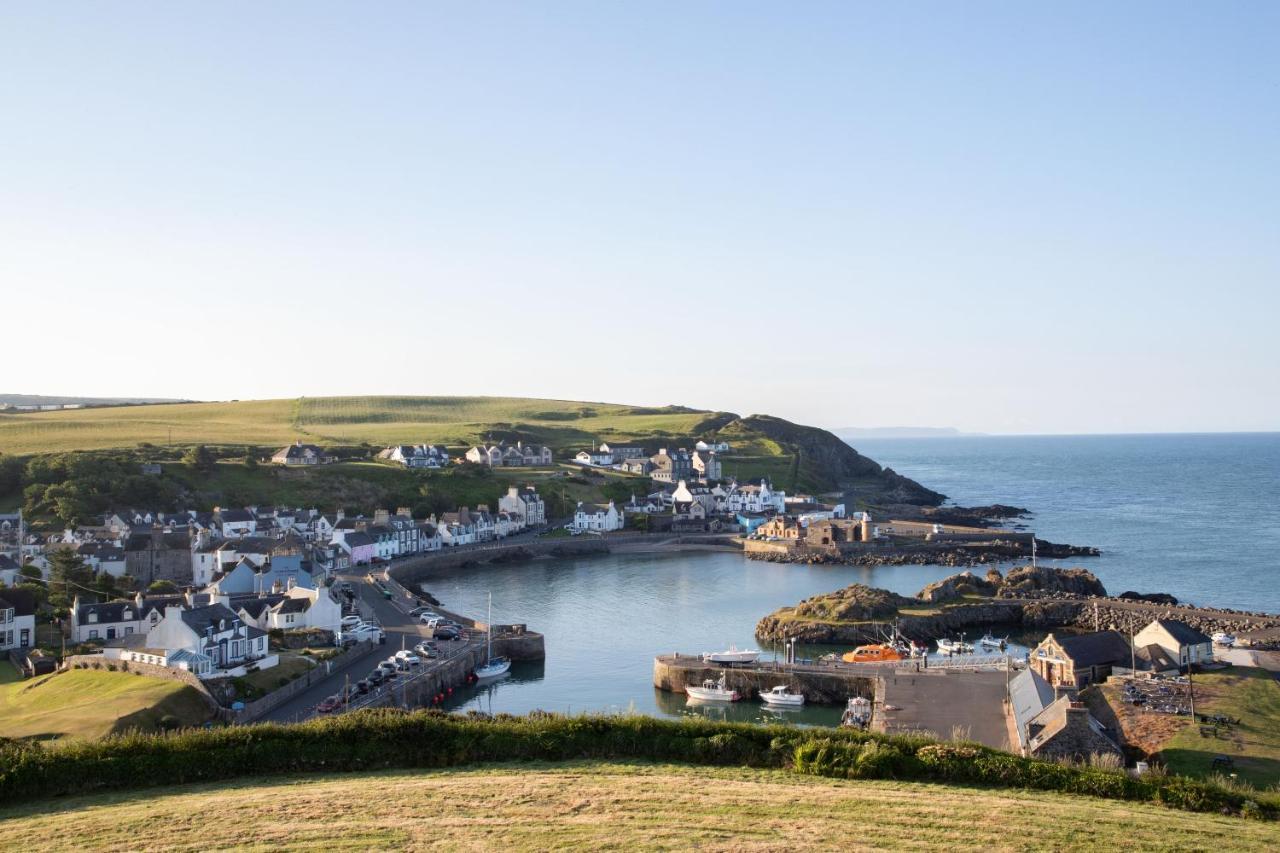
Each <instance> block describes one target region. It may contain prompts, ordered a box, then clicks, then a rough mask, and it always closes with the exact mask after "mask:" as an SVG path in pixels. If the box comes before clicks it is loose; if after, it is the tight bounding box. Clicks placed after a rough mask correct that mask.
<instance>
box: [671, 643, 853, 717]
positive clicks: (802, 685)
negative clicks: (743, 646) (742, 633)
mask: <svg viewBox="0 0 1280 853" xmlns="http://www.w3.org/2000/svg"><path fill="white" fill-rule="evenodd" d="M721 675H723V676H724V677H725V685H726V686H727V687H729V688H730V689H732V690H737V691H738V692H739V693H741V694H743V695H744V696H747V697H752V696H757V695H759V694H760V693H761V692H764V691H768V690H771V689H773V688H774V687H776V686H777V685H779V684H785V685H786V686H787V687H788V688H789V689H790V690H792V691H794V692H796V693H801V694H803V695H804V698H805V701H806V702H810V703H813V704H817V705H844V704H845V703H846V702H847V701H848V700H849V698H850V697H852V696H866V697H867V698H871V697H872V696H873V695H874V693H875V682H876V678H877V676H878V670H877V668H875V667H859V668H854V667H847V668H846V667H840V668H834V667H816V666H804V665H796V664H771V663H770V664H755V665H747V666H741V665H733V666H720V665H718V664H711V663H705V662H704V661H703V660H702V658H700V657H697V656H693V655H681V654H673V655H659V656H658V657H656V658H654V659H653V686H654V687H657V688H658V689H659V690H666V691H667V692H669V693H684V692H685V685H687V684H694V685H700V684H702V682H703V681H706V680H707V679H711V680H712V681H715V680H718V679H719V678H720V676H721Z"/></svg>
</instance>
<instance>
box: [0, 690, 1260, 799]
mask: <svg viewBox="0 0 1280 853" xmlns="http://www.w3.org/2000/svg"><path fill="white" fill-rule="evenodd" d="M574 759H604V760H609V759H639V760H647V761H660V762H678V763H688V764H710V765H727V766H745V767H775V768H791V769H792V770H794V771H795V772H798V773H804V774H808V775H816V776H833V777H838V778H850V779H917V780H935V781H946V782H962V783H967V784H979V785H996V786H1001V787H1016V788H1031V789H1037V790H1046V791H1062V792H1067V793H1075V794H1088V795H1092V796H1098V797H1107V798H1111V799H1124V800H1144V801H1151V802H1158V803H1163V804H1165V805H1168V806H1171V807H1174V808H1180V809H1188V810H1193V811H1228V812H1232V813H1245V812H1247V813H1248V814H1249V815H1250V816H1252V817H1263V818H1274V817H1275V816H1276V811H1277V809H1276V803H1275V802H1274V801H1273V799H1272V798H1264V797H1262V795H1259V794H1257V793H1256V792H1254V795H1253V796H1252V797H1249V798H1248V799H1246V795H1245V794H1244V793H1242V792H1237V791H1231V790H1228V789H1226V788H1224V787H1222V786H1215V785H1212V784H1207V783H1204V782H1196V781H1193V780H1190V779H1186V778H1182V777H1144V778H1141V779H1134V778H1131V777H1129V776H1128V775H1126V774H1123V773H1117V772H1115V771H1109V770H1099V769H1094V768H1087V767H1071V766H1067V765H1063V764H1055V763H1051V762H1044V761H1034V760H1031V759H1026V758H1020V757H1018V756H1015V755H1010V754H1007V753H1002V752H997V751H995V750H990V749H986V748H984V747H978V746H971V745H955V744H941V743H934V742H931V741H928V740H925V739H923V738H921V737H917V736H889V735H879V734H873V733H869V732H861V731H852V730H812V729H796V728H791V727H784V726H756V725H750V724H746V723H715V722H711V721H709V720H680V721H671V720H660V719H656V718H653V717H643V716H612V717H563V716H557V715H554V714H545V713H538V714H531V715H529V716H528V717H512V716H509V715H499V716H498V717H496V718H493V719H488V718H485V717H483V716H482V715H471V716H460V715H448V714H444V713H441V712H439V711H417V712H413V713H408V712H403V711H394V710H387V709H381V710H372V711H362V712H358V713H354V714H347V715H344V716H340V717H333V718H328V719H322V720H313V721H311V722H308V723H304V724H301V725H295V726H283V725H276V724H262V725H254V726H233V727H228V728H222V729H212V730H187V731H183V732H176V733H167V734H156V735H141V734H132V735H123V736H118V737H112V738H107V739H104V740H101V741H94V742H85V743H73V744H68V745H65V746H55V747H48V748H33V747H32V746H30V745H28V744H23V743H18V742H6V741H0V802H12V801H17V800H21V799H34V798H39V797H49V796H60V795H65V794H73V793H81V792H90V791H98V790H110V789H117V788H136V787H139V786H145V785H174V784H181V783H184V782H199V781H212V780H219V779H232V778H240V777H243V778H250V777H255V778H256V777H259V776H262V775H263V774H268V773H297V772H335V771H359V770H373V769H382V768H404V767H452V766H457V765H462V764H471V763H478V762H495V761H502V762H509V761H534V760H537V761H565V760H574Z"/></svg>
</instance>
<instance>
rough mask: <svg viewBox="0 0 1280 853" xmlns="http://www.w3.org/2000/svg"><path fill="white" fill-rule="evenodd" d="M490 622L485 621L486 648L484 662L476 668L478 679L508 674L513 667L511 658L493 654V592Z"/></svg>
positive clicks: (490, 604)
mask: <svg viewBox="0 0 1280 853" xmlns="http://www.w3.org/2000/svg"><path fill="white" fill-rule="evenodd" d="M487 618H488V622H486V623H485V632H484V638H485V648H484V663H482V664H480V666H478V667H476V668H475V673H476V681H484V680H485V679H486V678H497V677H498V676H500V675H506V674H507V670H509V669H511V660H510V659H509V658H504V657H496V658H495V657H494V656H493V593H489V616H488V617H487Z"/></svg>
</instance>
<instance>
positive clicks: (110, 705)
mask: <svg viewBox="0 0 1280 853" xmlns="http://www.w3.org/2000/svg"><path fill="white" fill-rule="evenodd" d="M165 716H173V717H176V718H177V719H178V720H179V721H180V722H181V723H183V724H185V725H197V724H199V723H202V722H204V721H205V720H207V719H208V718H209V711H208V708H207V706H206V705H205V702H204V701H203V700H202V698H201V697H200V695H199V694H198V693H197V692H196V690H195V688H194V687H191V686H189V685H186V684H183V683H181V682H179V681H168V680H165V679H159V678H148V677H146V676H142V675H134V674H133V673H127V672H109V671H107V670H94V669H83V670H82V669H73V670H70V671H69V672H62V673H55V674H54V675H46V676H42V677H40V678H33V679H29V680H27V681H18V682H14V683H11V684H4V685H2V686H0V737H9V738H31V739H34V740H40V741H48V740H63V739H67V738H84V739H92V738H99V737H103V736H105V735H108V734H111V733H113V732H123V731H131V730H141V731H155V730H156V729H158V728H159V726H160V720H161V718H163V717H165Z"/></svg>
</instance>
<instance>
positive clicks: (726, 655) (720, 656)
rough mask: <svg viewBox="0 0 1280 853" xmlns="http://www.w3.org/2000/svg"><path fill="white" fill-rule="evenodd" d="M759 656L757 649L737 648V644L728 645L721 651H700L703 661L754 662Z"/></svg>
mask: <svg viewBox="0 0 1280 853" xmlns="http://www.w3.org/2000/svg"><path fill="white" fill-rule="evenodd" d="M759 657H760V652H759V650H758V649H739V648H738V647H737V646H730V647H729V648H727V649H725V650H724V651H723V652H703V653H702V660H703V661H704V662H705V663H755V662H756V660H757V659H759Z"/></svg>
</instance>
